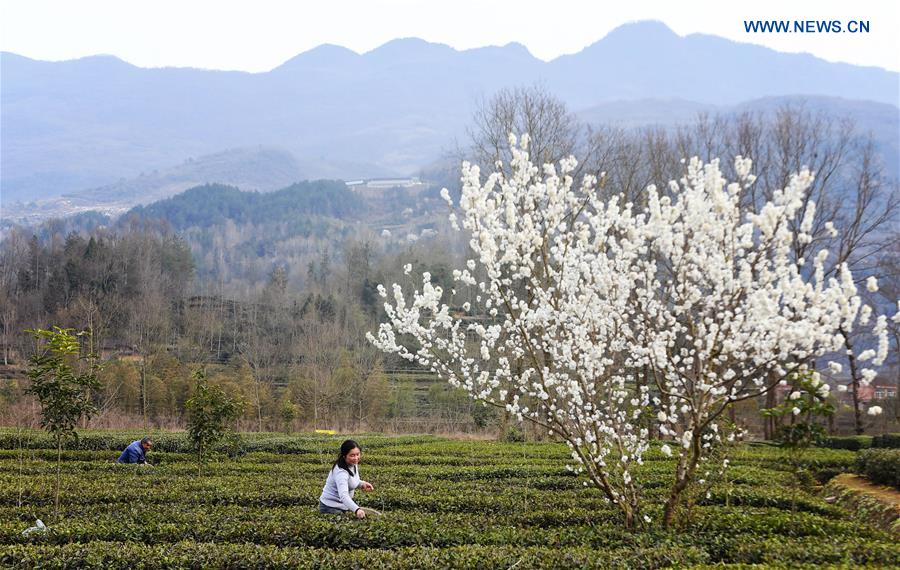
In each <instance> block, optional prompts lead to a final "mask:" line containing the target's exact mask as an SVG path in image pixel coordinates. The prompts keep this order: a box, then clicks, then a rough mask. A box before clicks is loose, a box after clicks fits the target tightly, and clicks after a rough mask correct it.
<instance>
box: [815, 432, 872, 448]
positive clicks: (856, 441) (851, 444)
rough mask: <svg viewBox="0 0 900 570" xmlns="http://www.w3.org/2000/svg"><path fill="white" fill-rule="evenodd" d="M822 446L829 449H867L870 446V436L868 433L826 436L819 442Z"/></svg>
mask: <svg viewBox="0 0 900 570" xmlns="http://www.w3.org/2000/svg"><path fill="white" fill-rule="evenodd" d="M821 445H822V447H828V448H831V449H849V450H850V451H859V450H860V449H868V448H869V447H872V436H870V435H851V436H845V437H838V436H834V437H827V438H825V440H824V441H822V443H821Z"/></svg>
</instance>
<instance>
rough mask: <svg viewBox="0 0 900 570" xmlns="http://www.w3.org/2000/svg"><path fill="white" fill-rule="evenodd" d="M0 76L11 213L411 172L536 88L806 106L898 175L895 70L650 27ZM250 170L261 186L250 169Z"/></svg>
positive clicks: (28, 70) (45, 66)
mask: <svg viewBox="0 0 900 570" xmlns="http://www.w3.org/2000/svg"><path fill="white" fill-rule="evenodd" d="M0 63H2V82H0V101H2V129H3V153H2V164H0V166H2V178H0V185H2V197H0V199H2V202H3V204H4V210H7V211H8V207H9V205H10V204H12V203H14V202H26V203H27V202H31V201H34V200H39V199H43V198H48V197H53V196H61V195H63V194H72V193H81V192H84V191H89V192H88V194H91V195H92V196H93V197H94V199H99V200H100V201H103V200H106V201H109V200H114V199H116V198H117V197H118V195H117V190H116V188H117V186H116V185H117V184H121V183H122V182H123V181H129V180H134V179H139V178H141V177H142V176H143V177H149V178H148V179H147V180H145V181H144V183H145V184H144V186H143V187H144V188H148V190H146V191H147V192H150V191H151V190H150V189H149V188H150V187H151V186H153V184H151V183H150V182H151V179H152V177H154V176H156V177H157V178H158V179H159V180H156V182H158V183H160V184H164V183H171V184H172V186H169V189H170V190H171V191H170V192H168V193H167V192H162V193H161V194H159V195H154V198H163V197H165V196H166V195H172V194H174V193H176V192H177V191H180V190H178V189H179V188H180V189H184V188H186V187H189V186H190V185H194V184H202V183H207V182H209V183H212V182H219V183H224V184H234V185H239V186H241V187H242V188H243V187H246V188H256V189H261V190H266V189H275V188H280V187H284V186H285V185H287V184H289V183H290V182H292V181H295V180H299V179H302V178H308V179H315V178H331V179H338V178H339V179H351V178H366V177H378V176H397V175H409V174H412V173H414V172H416V171H417V170H418V169H420V168H422V167H424V166H426V165H428V164H430V163H432V162H434V161H435V160H436V159H438V158H439V157H441V156H442V154H444V153H446V151H448V150H450V149H453V148H454V147H455V145H456V144H457V142H461V141H462V140H463V138H464V136H465V127H466V125H467V123H468V122H469V120H470V117H471V113H472V111H473V108H474V106H475V104H476V103H477V101H478V99H479V98H480V97H489V96H490V95H491V94H492V93H493V92H495V91H496V90H497V89H499V88H502V87H508V86H520V85H532V84H541V85H543V86H544V87H546V88H547V90H548V91H550V92H551V93H553V94H554V95H556V96H557V97H559V98H561V99H562V100H564V101H565V102H566V103H567V104H568V105H569V106H570V108H571V109H572V110H573V111H575V112H578V113H580V115H581V116H582V117H583V118H585V119H587V120H591V121H604V122H619V123H623V124H647V123H667V122H671V121H672V120H675V119H682V118H683V119H684V120H685V121H687V120H690V119H691V117H692V116H693V115H694V114H695V113H696V112H697V111H698V110H710V109H718V110H722V109H725V110H729V109H739V108H740V106H741V105H742V104H751V105H758V106H765V105H771V104H775V103H776V102H777V101H779V98H782V97H786V96H790V97H797V96H801V97H807V96H815V100H816V101H818V103H816V104H821V105H826V106H828V107H829V108H832V109H836V110H838V111H840V112H842V113H850V114H852V115H853V116H854V117H855V119H854V120H857V121H858V122H859V123H860V125H871V126H873V128H875V129H880V131H883V132H882V135H883V136H884V137H885V140H886V141H887V142H885V143H883V145H887V146H884V148H886V149H889V150H890V149H893V150H894V153H893V155H892V156H893V161H894V163H893V164H894V165H896V149H897V145H896V136H897V133H896V128H895V127H896V125H897V123H898V121H897V113H898V111H897V101H898V74H897V73H894V72H889V71H885V70H883V69H879V68H871V67H858V66H852V65H848V64H839V63H828V62H825V61H823V60H820V59H817V58H815V57H813V56H810V55H803V54H784V53H779V52H776V51H773V50H770V49H768V48H763V47H759V46H754V45H749V44H741V43H736V42H732V41H729V40H725V39H722V38H718V37H714V36H708V35H700V34H694V35H690V36H687V37H680V36H678V35H676V34H675V33H673V32H672V31H671V30H669V29H668V28H667V27H666V26H665V25H663V24H660V23H657V22H643V23H638V24H629V25H625V26H622V27H620V28H617V29H616V30H614V31H613V32H611V33H610V34H609V35H607V36H606V37H605V38H603V39H602V40H600V41H598V42H596V43H595V44H593V45H591V46H589V47H587V48H585V49H584V50H582V51H581V52H579V53H577V54H573V55H567V56H562V57H559V58H557V59H554V60H552V61H550V62H543V61H541V60H538V59H536V58H535V57H533V56H532V55H531V54H530V53H529V52H528V50H527V49H526V48H525V47H524V46H522V45H520V44H508V45H506V46H503V47H485V48H479V49H472V50H466V51H456V50H454V49H452V48H450V47H448V46H445V45H440V44H432V43H428V42H425V41H423V40H418V39H399V40H394V41H391V42H388V43H386V44H384V45H383V46H381V47H379V48H377V49H375V50H373V51H371V52H368V53H366V54H362V55H359V54H356V53H355V52H352V51H350V50H347V49H345V48H342V47H338V46H332V45H322V46H319V47H317V48H315V49H312V50H310V51H308V52H305V53H302V54H300V55H298V56H296V57H294V58H292V59H290V60H289V61H287V62H285V63H284V64H283V65H281V66H279V67H277V68H275V69H273V70H271V71H269V72H266V73H245V72H231V71H209V70H198V69H186V68H161V69H143V68H138V67H135V66H132V65H130V64H127V63H125V62H123V61H121V60H119V59H116V58H115V57H111V56H95V57H87V58H83V59H79V60H74V61H64V62H43V61H34V60H31V59H28V58H25V57H22V56H19V55H15V54H12V53H3V54H2V62H0ZM749 101H753V102H754V103H745V102H749ZM888 127H890V129H888ZM876 136H881V135H876ZM892 141H893V142H892ZM890 145H893V146H890ZM260 148H262V149H265V150H264V151H263V154H264V155H265V156H263V157H262V158H260V157H259V156H258V155H259V151H258V149H260ZM228 149H231V150H228ZM235 149H239V150H235ZM226 151H227V152H226ZM228 152H231V153H232V154H231V155H228ZM222 153H225V155H226V156H233V157H235V159H236V160H237V161H239V162H240V161H243V162H240V164H241V165H242V166H238V167H234V168H232V167H230V166H227V165H225V166H222V164H221V160H219V162H218V164H219V167H218V170H213V171H205V172H196V171H194V172H190V171H189V169H188V172H187V173H185V172H182V173H181V174H177V173H175V174H173V170H177V169H178V165H183V164H185V163H188V164H189V163H190V161H193V160H199V161H201V162H202V161H203V160H208V159H209V157H217V156H220V155H221V154H222ZM248 153H249V154H248ZM216 160H218V159H214V160H213V161H214V162H215V161H216ZM254 160H260V161H261V164H263V166H260V169H261V170H266V174H263V175H261V176H262V178H263V180H262V181H260V180H249V179H250V178H252V176H250V175H247V174H244V170H245V169H246V168H250V167H251V166H249V165H251V164H252V163H253V161H254ZM183 170H184V169H183ZM222 170H224V171H225V172H226V173H228V172H230V173H231V176H228V175H226V174H222V173H221V171H222ZM154 172H155V174H154ZM179 176H181V178H179ZM179 184H180V186H179ZM159 187H160V185H159V184H157V185H156V186H153V188H157V189H158V188H159ZM120 190H121V191H122V192H123V193H125V194H127V192H132V194H134V193H135V192H136V191H135V189H134V186H128V188H124V187H123V188H120ZM142 192H143V191H142V190H138V191H137V193H138V194H141V193H142ZM98 197H99V198H98ZM145 202H146V201H145ZM132 203H138V202H132Z"/></svg>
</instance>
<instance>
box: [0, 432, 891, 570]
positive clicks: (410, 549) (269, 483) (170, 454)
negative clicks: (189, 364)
mask: <svg viewBox="0 0 900 570" xmlns="http://www.w3.org/2000/svg"><path fill="white" fill-rule="evenodd" d="M141 435H143V434H142V433H138V432H122V431H118V432H102V431H85V432H83V433H82V434H81V435H80V437H79V438H78V439H77V440H69V441H67V442H66V446H65V448H64V450H63V452H62V473H61V491H60V512H59V514H58V516H56V517H54V516H53V502H54V498H53V482H54V477H55V465H56V459H57V450H56V445H55V440H53V439H51V438H50V437H49V436H48V435H47V434H45V433H43V432H39V431H36V430H35V431H26V430H11V429H7V430H3V431H0V566H3V567H21V568H76V567H77V568H84V567H96V568H206V567H211V566H212V567H229V568H298V567H300V568H342V569H347V568H382V567H390V568H446V567H454V568H517V569H524V568H663V567H692V566H697V567H708V566H715V567H741V566H742V565H760V564H761V565H766V566H768V567H784V568H798V567H810V568H812V567H822V566H853V567H859V566H871V567H892V566H893V567H897V566H900V546H898V544H900V541H898V536H900V535H898V534H897V532H896V531H897V526H896V525H895V526H894V527H893V530H892V528H891V527H890V526H885V525H883V524H882V525H880V526H876V525H875V524H873V523H872V521H873V520H874V519H873V517H872V516H871V514H867V513H866V512H865V509H853V508H847V507H846V506H841V504H840V503H839V502H838V503H836V502H834V496H833V495H834V493H833V492H831V491H830V488H829V487H825V488H824V489H823V488H822V487H820V486H819V484H820V483H824V482H825V481H827V480H828V479H830V478H831V477H833V476H835V475H837V474H840V473H842V472H849V471H854V470H858V469H860V468H862V469H868V468H871V470H872V472H873V473H875V472H877V471H878V470H879V469H880V470H881V472H882V473H884V474H886V477H887V479H888V480H886V481H883V482H885V483H887V484H890V483H891V481H890V475H891V474H892V473H900V469H896V467H897V466H898V465H900V463H898V453H900V451H898V450H891V449H887V450H862V451H857V450H854V449H827V448H815V449H811V450H810V451H809V452H808V453H807V454H806V456H805V457H804V460H803V461H804V467H805V471H806V472H807V473H809V474H810V477H811V478H812V479H811V480H810V481H808V482H806V483H805V484H804V483H803V482H802V481H798V479H797V477H796V476H795V473H793V472H792V470H791V469H790V468H789V467H788V465H787V463H786V462H785V461H784V454H783V450H781V449H780V448H778V447H776V446H770V445H750V444H742V445H739V446H737V447H735V448H733V449H732V450H731V456H730V463H731V465H730V467H729V468H728V469H727V470H725V472H724V473H723V474H722V475H721V476H717V477H711V478H710V480H708V481H705V482H704V484H702V485H700V486H699V487H698V491H697V492H696V493H695V496H692V497H691V500H690V501H689V505H688V507H687V508H685V509H683V510H682V512H681V518H680V520H679V528H678V529H675V530H670V531H663V530H660V528H659V525H656V524H654V522H655V521H654V519H657V517H658V516H659V514H660V513H657V512H653V511H652V510H650V511H648V512H647V513H646V514H648V516H649V518H650V519H651V522H650V523H648V524H646V526H645V528H643V529H638V530H635V531H628V530H626V529H625V528H624V527H623V525H622V524H621V519H620V516H621V515H620V513H619V511H618V510H616V509H615V508H613V506H612V505H609V504H607V503H606V502H605V501H604V499H603V498H602V497H601V496H600V494H599V492H598V491H596V490H595V489H593V488H589V487H586V486H585V484H584V480H583V478H582V477H579V476H577V475H576V474H574V473H572V472H571V471H569V470H567V469H566V468H565V465H566V463H567V460H568V459H569V456H568V452H567V450H566V448H565V446H563V445H561V444H557V443H531V442H529V443H498V442H488V441H459V440H449V439H442V438H438V437H434V436H402V437H389V436H384V435H367V434H359V435H355V436H354V439H356V440H357V441H359V442H360V444H361V445H362V447H363V455H362V461H361V471H362V474H363V477H364V478H365V479H367V480H369V481H372V482H373V483H374V484H375V491H374V492H372V493H366V494H358V495H357V498H358V499H359V502H360V503H361V504H362V505H363V506H367V507H371V508H374V509H377V510H378V511H381V512H382V516H380V517H370V518H367V519H366V520H362V521H357V520H354V519H350V518H345V517H343V516H340V515H322V514H319V513H318V511H317V509H316V505H317V498H318V495H319V493H320V491H321V488H322V484H323V482H324V479H325V476H326V474H327V471H328V469H329V467H330V464H331V462H332V461H333V460H334V457H333V455H334V454H335V452H336V450H337V448H338V446H339V445H340V442H341V440H342V439H343V437H342V436H337V435H336V436H323V435H311V434H303V435H293V436H288V435H281V434H243V435H242V436H241V438H240V439H232V440H231V441H229V442H226V443H225V444H221V445H220V446H219V448H218V450H217V453H216V454H214V457H213V459H212V461H211V462H210V463H209V464H208V465H207V467H206V468H205V470H204V471H203V473H202V475H198V473H197V469H196V465H195V463H194V455H192V454H191V453H190V444H189V441H188V438H187V437H186V435H185V434H183V433H160V434H155V437H154V442H155V446H154V450H153V451H152V452H151V453H150V459H151V461H153V462H154V463H155V465H154V466H153V467H141V466H133V465H117V464H115V463H114V461H115V459H116V457H117V456H118V453H119V451H120V450H121V449H122V448H124V447H125V446H126V445H127V444H128V443H129V442H131V441H133V440H134V439H137V438H138V437H139V436H141ZM870 443H871V442H870V441H869V442H866V443H865V444H866V445H867V444H870ZM882 443H885V444H890V443H891V442H890V441H887V442H882ZM836 445H842V446H844V447H854V445H853V444H846V445H844V442H841V441H838V442H837V443H836ZM860 446H861V445H856V446H855V447H860ZM861 454H862V457H861ZM879 454H881V455H880V456H879ZM868 456H871V457H870V458H869V461H868V463H869V464H870V466H869V467H866V461H862V460H861V459H864V458H865V457H868ZM876 456H877V457H876ZM881 456H884V457H881ZM873 457H874V459H872V458H873ZM879 457H880V458H879ZM673 461H674V460H672V459H669V458H667V457H664V456H663V455H662V454H661V453H660V452H659V451H658V449H657V448H654V449H652V450H651V451H650V452H649V453H648V455H647V456H646V458H645V462H644V465H643V466H641V468H640V473H641V476H642V480H643V481H645V484H644V486H643V492H644V493H645V495H646V497H647V498H650V499H652V498H653V497H654V495H657V494H662V493H665V491H666V488H667V485H668V484H669V482H670V481H671V478H672V477H673V468H674V463H673ZM890 461H894V462H895V463H893V464H891V463H889V462H890ZM872 466H874V467H872ZM894 484H895V485H896V481H895V482H894ZM659 502H660V501H653V500H649V501H646V504H648V505H652V504H654V503H656V504H658V503H659ZM651 509H652V507H651ZM36 519H41V520H43V522H44V523H45V524H46V526H47V530H45V531H42V532H32V533H29V534H28V535H27V536H25V535H23V531H24V530H25V529H27V528H28V527H31V526H33V525H34V524H35V520H36ZM657 520H658V519H657Z"/></svg>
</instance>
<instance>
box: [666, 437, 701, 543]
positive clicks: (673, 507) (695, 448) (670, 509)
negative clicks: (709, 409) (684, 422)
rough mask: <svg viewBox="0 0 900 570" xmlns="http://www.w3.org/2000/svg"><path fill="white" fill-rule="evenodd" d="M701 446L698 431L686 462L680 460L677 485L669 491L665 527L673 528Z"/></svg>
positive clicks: (695, 466) (676, 478)
mask: <svg viewBox="0 0 900 570" xmlns="http://www.w3.org/2000/svg"><path fill="white" fill-rule="evenodd" d="M694 429H695V430H696V431H697V432H699V431H700V429H699V428H694ZM700 446H701V440H700V434H699V433H696V434H694V437H693V438H692V440H691V449H690V455H689V456H686V457H685V458H684V463H681V461H679V465H678V469H677V471H676V473H675V485H674V486H673V487H672V490H671V491H670V493H669V499H668V500H667V501H666V507H665V511H664V512H663V528H666V529H670V528H672V523H674V522H675V513H676V511H677V510H678V504H679V502H680V500H681V494H682V493H683V492H684V490H685V489H686V488H687V486H688V484H690V482H691V481H692V480H693V478H694V470H695V469H696V468H697V463H699V461H700V451H701V447H700Z"/></svg>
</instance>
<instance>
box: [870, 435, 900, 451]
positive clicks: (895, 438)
mask: <svg viewBox="0 0 900 570" xmlns="http://www.w3.org/2000/svg"><path fill="white" fill-rule="evenodd" d="M872 447H880V448H887V449H900V433H885V434H882V435H876V436H873V437H872Z"/></svg>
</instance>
